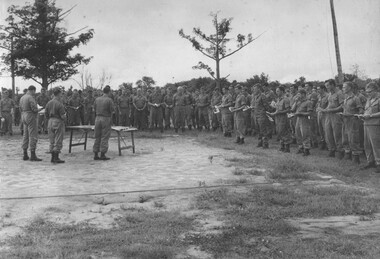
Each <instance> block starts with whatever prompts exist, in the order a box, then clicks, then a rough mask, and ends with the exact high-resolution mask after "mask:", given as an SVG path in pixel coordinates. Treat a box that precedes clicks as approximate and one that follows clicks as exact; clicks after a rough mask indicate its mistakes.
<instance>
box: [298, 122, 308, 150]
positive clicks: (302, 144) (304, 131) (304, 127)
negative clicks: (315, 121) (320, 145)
mask: <svg viewBox="0 0 380 259" xmlns="http://www.w3.org/2000/svg"><path fill="white" fill-rule="evenodd" d="M296 138H297V144H298V147H299V148H304V149H310V148H311V129H310V119H309V118H308V116H297V122H296Z"/></svg>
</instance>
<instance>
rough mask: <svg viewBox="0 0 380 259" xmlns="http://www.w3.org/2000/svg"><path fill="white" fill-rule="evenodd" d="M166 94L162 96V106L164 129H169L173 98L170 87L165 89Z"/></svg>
mask: <svg viewBox="0 0 380 259" xmlns="http://www.w3.org/2000/svg"><path fill="white" fill-rule="evenodd" d="M166 92H167V93H166V95H165V97H164V108H165V129H170V120H172V122H173V125H175V122H174V110H173V107H174V99H173V91H172V90H171V89H169V88H168V89H167V90H166Z"/></svg>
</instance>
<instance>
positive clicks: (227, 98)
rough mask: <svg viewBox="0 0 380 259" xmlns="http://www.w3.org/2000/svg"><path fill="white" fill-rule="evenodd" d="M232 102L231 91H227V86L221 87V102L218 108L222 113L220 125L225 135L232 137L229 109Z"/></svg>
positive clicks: (231, 115) (231, 118)
mask: <svg viewBox="0 0 380 259" xmlns="http://www.w3.org/2000/svg"><path fill="white" fill-rule="evenodd" d="M232 104H233V100H232V95H231V93H230V92H229V91H228V89H227V87H226V88H223V96H222V104H221V105H220V106H219V107H218V108H219V109H220V113H221V114H222V127H223V133H224V136H225V137H232V120H233V114H232V112H231V111H230V109H229V108H230V107H232Z"/></svg>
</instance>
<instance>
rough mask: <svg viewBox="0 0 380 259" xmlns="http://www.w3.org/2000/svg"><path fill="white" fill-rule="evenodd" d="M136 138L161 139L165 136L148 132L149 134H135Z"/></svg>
mask: <svg viewBox="0 0 380 259" xmlns="http://www.w3.org/2000/svg"><path fill="white" fill-rule="evenodd" d="M136 137H137V138H147V139H162V138H165V136H163V135H162V134H160V133H156V132H149V133H145V132H142V133H141V134H137V136H136Z"/></svg>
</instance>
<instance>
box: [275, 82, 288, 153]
mask: <svg viewBox="0 0 380 259" xmlns="http://www.w3.org/2000/svg"><path fill="white" fill-rule="evenodd" d="M276 94H277V96H278V101H277V103H276V111H275V112H273V113H270V115H271V116H274V118H275V123H276V132H277V134H278V138H279V139H280V145H281V148H280V151H282V152H286V153H289V152H290V144H291V143H292V134H291V131H290V124H289V119H288V113H289V112H290V109H291V107H290V101H289V99H288V98H286V97H285V88H284V87H283V86H279V87H278V88H277V89H276Z"/></svg>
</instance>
